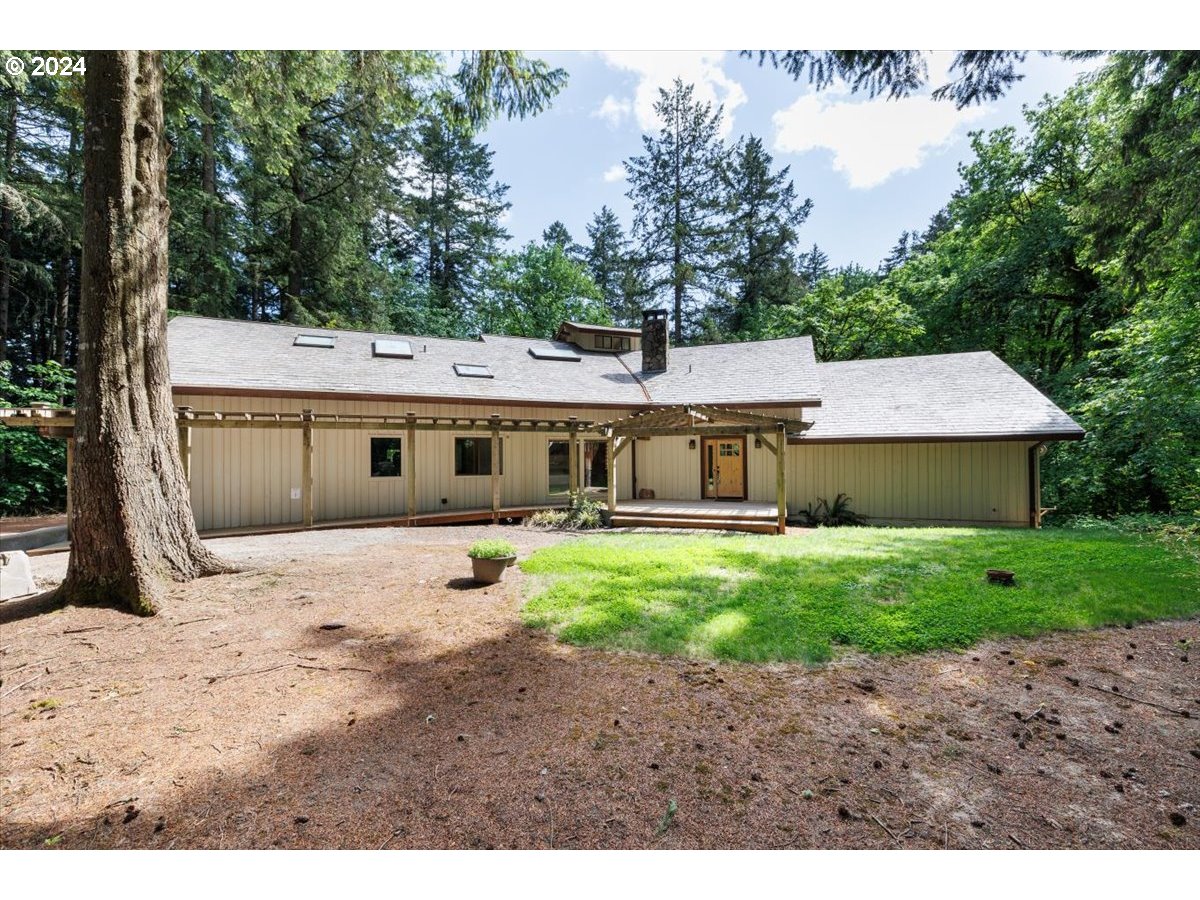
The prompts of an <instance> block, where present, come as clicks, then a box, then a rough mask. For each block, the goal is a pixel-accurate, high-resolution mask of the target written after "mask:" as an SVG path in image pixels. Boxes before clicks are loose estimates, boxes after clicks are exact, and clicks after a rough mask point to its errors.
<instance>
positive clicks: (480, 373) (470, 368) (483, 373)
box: [454, 363, 495, 378]
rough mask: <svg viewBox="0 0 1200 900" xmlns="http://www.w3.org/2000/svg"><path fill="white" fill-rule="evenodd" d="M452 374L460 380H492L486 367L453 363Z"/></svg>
mask: <svg viewBox="0 0 1200 900" xmlns="http://www.w3.org/2000/svg"><path fill="white" fill-rule="evenodd" d="M454 374H455V375H458V376H459V377H460V378H494V377H495V376H494V375H492V370H491V369H490V368H489V367H488V366H477V365H474V364H471V363H455V364H454Z"/></svg>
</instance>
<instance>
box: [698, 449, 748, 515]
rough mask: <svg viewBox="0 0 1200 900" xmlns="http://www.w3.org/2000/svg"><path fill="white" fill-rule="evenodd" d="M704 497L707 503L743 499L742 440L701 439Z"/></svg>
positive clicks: (744, 452) (744, 460) (743, 461)
mask: <svg viewBox="0 0 1200 900" xmlns="http://www.w3.org/2000/svg"><path fill="white" fill-rule="evenodd" d="M701 446H702V452H701V467H702V472H701V476H702V478H703V485H702V486H703V488H704V496H705V498H707V499H710V500H745V499H746V439H745V438H744V437H712V438H704V439H703V442H702V444H701Z"/></svg>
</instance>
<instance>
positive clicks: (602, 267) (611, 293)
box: [585, 206, 644, 326]
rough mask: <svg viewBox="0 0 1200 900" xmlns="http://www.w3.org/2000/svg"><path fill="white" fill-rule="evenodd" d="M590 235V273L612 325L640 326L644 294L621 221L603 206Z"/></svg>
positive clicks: (587, 256) (592, 224)
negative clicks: (610, 316) (610, 317)
mask: <svg viewBox="0 0 1200 900" xmlns="http://www.w3.org/2000/svg"><path fill="white" fill-rule="evenodd" d="M587 233H588V240H589V242H590V243H589V245H588V247H587V250H586V251H585V260H586V262H587V267H588V271H589V272H590V273H591V275H592V280H593V281H594V282H595V283H596V287H597V288H598V289H599V290H600V296H601V297H602V298H603V299H604V304H605V306H607V307H608V311H609V313H610V314H611V315H612V318H613V321H614V322H616V323H617V324H618V325H630V326H632V325H635V324H637V323H638V322H639V321H640V320H641V315H640V313H641V309H640V303H641V301H642V299H643V296H642V295H643V293H644V291H643V288H642V283H641V279H640V278H639V272H638V266H637V262H636V260H635V259H634V258H633V256H632V255H631V253H630V248H629V241H628V240H627V239H626V237H625V230H624V229H623V228H622V227H621V220H620V219H618V218H617V214H616V213H614V212H613V211H612V210H611V209H609V208H608V207H607V206H602V207H600V212H598V213H596V215H595V216H593V217H592V221H591V222H590V223H589V224H588V226H587Z"/></svg>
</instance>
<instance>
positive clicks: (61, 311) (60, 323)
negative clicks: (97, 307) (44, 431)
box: [54, 122, 79, 366]
mask: <svg viewBox="0 0 1200 900" xmlns="http://www.w3.org/2000/svg"><path fill="white" fill-rule="evenodd" d="M78 152H79V129H78V128H77V127H76V126H75V124H74V122H72V124H71V138H70V142H69V143H68V145H67V188H68V190H70V191H71V192H72V193H74V191H75V185H76V182H75V179H76V178H77V177H78V170H77V169H76V168H75V163H76V154H77V153H78ZM72 256H73V253H72V246H71V241H70V239H69V238H68V239H64V241H63V247H62V251H61V252H60V253H59V255H58V262H57V264H56V266H55V273H54V282H55V283H54V292H55V307H54V361H55V362H57V363H58V364H59V365H60V366H65V365H66V364H67V326H68V325H69V324H70V318H71V257H72Z"/></svg>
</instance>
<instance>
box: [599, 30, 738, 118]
mask: <svg viewBox="0 0 1200 900" xmlns="http://www.w3.org/2000/svg"><path fill="white" fill-rule="evenodd" d="M602 55H603V57H604V60H605V62H607V63H608V64H609V65H610V66H612V67H613V68H614V69H619V70H621V71H624V72H632V73H633V74H635V75H637V76H638V83H637V87H636V88H635V89H634V96H633V100H632V102H631V101H629V100H624V101H620V100H617V99H616V98H609V97H606V98H605V100H604V103H602V104H601V105H600V109H599V110H597V112H596V114H597V115H601V111H602V110H604V108H605V106H606V105H607V104H608V101H609V99H612V100H613V102H614V105H619V104H621V103H623V104H624V107H625V108H626V109H628V108H632V110H633V113H634V115H635V116H636V118H637V123H638V125H639V127H641V129H642V130H643V131H657V130H658V128H659V124H660V123H659V121H658V118H657V116H655V115H654V104H655V102H656V101H657V100H658V89H659V88H669V87H670V86H671V82H673V81H674V80H675V79H676V78H682V79H683V82H684V84H693V85H695V88H696V90H695V98H696V99H697V100H699V101H701V102H704V103H711V104H712V105H713V106H714V107H716V106H720V105H724V107H725V120H724V122H723V123H722V126H721V136H722V137H727V136H728V135H729V133H730V132H731V131H732V130H733V114H734V112H735V110H737V108H738V107H739V106H741V105H742V104H743V103H745V102H746V92H745V91H744V90H743V89H742V86H741V84H739V83H738V82H736V81H734V80H733V79H732V78H730V77H729V76H728V75H727V74H725V69H724V64H725V56H726V53H725V51H723V50H702V51H692V50H667V51H647V50H621V51H605V52H604V53H603V54H602Z"/></svg>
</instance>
